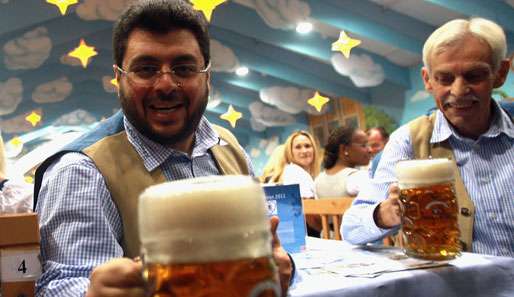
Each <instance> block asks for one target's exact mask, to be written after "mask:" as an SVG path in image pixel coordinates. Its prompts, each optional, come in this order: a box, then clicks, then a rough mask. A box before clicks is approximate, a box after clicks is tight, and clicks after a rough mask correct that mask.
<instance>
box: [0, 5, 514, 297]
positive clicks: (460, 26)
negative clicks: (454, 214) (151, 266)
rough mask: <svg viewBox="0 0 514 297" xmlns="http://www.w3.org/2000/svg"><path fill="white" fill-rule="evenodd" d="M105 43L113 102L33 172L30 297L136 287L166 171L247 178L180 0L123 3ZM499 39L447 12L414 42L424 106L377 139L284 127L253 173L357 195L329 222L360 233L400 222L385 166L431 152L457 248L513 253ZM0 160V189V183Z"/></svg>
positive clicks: (491, 26) (347, 131)
mask: <svg viewBox="0 0 514 297" xmlns="http://www.w3.org/2000/svg"><path fill="white" fill-rule="evenodd" d="M113 45H114V66H113V69H114V73H115V75H116V80H117V82H118V84H119V92H118V95H119V99H120V103H121V106H122V110H121V111H120V112H118V113H117V114H115V115H114V116H112V117H111V118H109V119H107V120H106V121H103V122H102V123H100V124H99V125H98V126H97V127H96V128H95V130H94V131H92V132H90V133H87V134H86V135H84V136H82V137H81V138H79V139H78V140H76V141H74V142H73V143H71V144H70V145H67V146H66V147H65V148H63V150H62V151H60V152H58V153H57V154H55V155H53V156H52V157H50V158H48V159H47V160H45V161H44V162H43V163H42V165H41V166H40V167H39V168H38V170H37V172H36V180H35V187H34V198H35V205H36V206H35V209H36V211H37V212H38V214H39V218H40V230H41V260H42V265H43V274H42V276H41V278H40V279H39V281H38V283H37V295H38V296H84V295H85V296H88V297H95V296H144V288H143V283H144V281H143V279H142V273H141V270H142V264H141V261H139V260H137V256H138V251H139V244H138V241H137V236H138V234H137V226H136V224H134V222H135V220H136V217H135V209H136V203H137V197H138V195H139V193H141V191H142V190H144V189H145V188H146V187H148V186H150V185H153V184H157V183H161V182H163V181H169V180H181V179H186V178H192V177H199V176H209V175H225V174H244V175H254V172H253V168H252V164H251V161H250V159H249V157H248V155H247V154H246V152H245V151H244V150H243V149H242V147H241V146H240V145H239V143H238V142H237V139H236V138H235V137H234V135H232V134H231V133H230V132H229V131H228V130H226V129H223V128H221V127H219V126H216V125H213V124H211V123H210V122H209V121H208V120H207V119H206V118H205V117H204V112H205V109H206V105H207V99H208V95H209V91H210V76H211V72H210V65H211V60H210V53H209V35H208V31H207V23H206V21H205V19H204V18H203V16H201V15H200V14H199V13H197V12H196V11H195V10H194V9H193V8H192V6H191V5H190V4H189V3H188V2H187V1H165V0H154V1H139V2H135V3H134V4H132V5H130V6H129V7H128V9H127V10H126V11H125V12H124V13H123V14H122V15H121V17H120V18H119V20H118V21H117V22H116V24H115V27H114V34H113ZM506 50H507V47H506V37H505V33H504V31H503V30H502V29H501V28H500V27H499V26H498V25H497V24H495V23H494V22H491V21H488V20H485V19H481V18H474V19H471V20H453V21H450V22H448V23H446V24H445V25H443V26H441V27H440V28H438V29H437V30H436V31H435V32H434V33H432V35H430V37H429V38H428V39H427V41H426V42H425V45H424V48H423V63H424V66H423V69H422V73H421V75H422V79H423V81H424V84H425V88H426V90H427V91H428V92H430V93H431V94H432V96H433V97H434V99H435V102H436V106H437V109H436V111H435V112H433V113H432V114H430V115H426V116H422V117H420V118H418V119H416V120H414V121H412V122H410V123H408V124H406V125H404V126H401V127H400V128H399V129H397V130H396V131H394V132H393V133H392V134H391V136H390V137H389V135H388V133H387V132H386V131H385V130H384V129H383V128H380V127H375V128H372V129H369V130H367V131H363V130H361V129H359V128H355V127H345V126H343V127H338V128H336V129H334V130H333V131H331V132H330V136H329V138H328V143H327V145H326V146H325V147H323V148H320V147H319V146H318V144H317V142H316V140H315V138H314V137H313V136H312V135H311V134H310V133H309V132H306V131H296V132H294V133H292V134H291V135H289V137H288V138H287V139H286V140H285V142H284V143H283V144H282V145H280V146H279V147H278V148H277V149H276V151H275V152H274V153H273V156H272V157H271V158H270V161H269V163H268V164H267V165H266V167H265V170H264V173H263V175H262V176H261V181H262V182H265V183H282V184H299V185H300V194H301V197H302V198H303V199H323V198H325V197H348V196H350V197H356V199H355V201H354V203H353V205H352V207H351V208H350V209H349V210H348V211H347V212H346V213H345V215H344V217H343V224H342V226H341V233H342V234H343V238H344V240H347V241H349V242H351V243H354V244H365V243H369V242H375V241H376V240H379V239H381V238H384V237H385V236H388V235H390V234H393V233H394V232H396V231H397V230H398V228H399V226H400V224H401V221H402V211H401V209H402V205H401V202H400V200H399V198H398V186H397V184H396V177H395V173H394V166H395V164H396V163H397V162H398V161H399V160H405V159H416V158H428V157H431V156H435V152H436V151H437V152H441V151H442V152H443V153H441V154H442V156H445V157H451V159H452V160H454V161H455V163H456V165H457V167H458V170H459V173H460V176H458V177H457V179H458V182H461V183H462V184H463V185H464V190H465V193H464V192H463V193H459V194H462V195H466V197H468V199H469V200H470V201H472V203H473V205H474V209H473V210H469V211H466V212H465V211H463V210H462V211H461V212H460V214H459V215H460V216H467V217H472V219H473V220H468V221H466V222H468V223H467V224H468V226H466V227H464V226H459V228H462V229H461V233H465V234H464V237H465V240H464V241H463V246H464V249H465V250H467V251H471V252H476V253H483V254H491V255H498V256H509V257H513V256H514V203H513V201H512V198H513V197H514V187H512V181H513V180H514V170H513V167H512V160H514V124H513V120H512V114H508V113H507V112H506V111H505V110H504V109H503V108H502V107H501V106H500V105H499V104H497V103H496V101H495V100H493V99H492V97H491V96H492V91H493V89H494V88H497V87H500V86H501V85H502V84H503V83H504V82H505V79H506V77H507V73H508V71H509V60H508V59H506ZM0 144H1V142H0ZM436 148H438V149H437V150H436ZM441 148H442V149H441ZM0 152H3V149H0ZM321 152H323V153H322V154H321ZM431 152H434V154H432V153H431ZM321 155H323V160H322V161H323V162H322V163H321ZM0 157H2V158H0V198H2V197H3V196H1V195H4V193H6V189H8V188H9V187H10V186H11V185H10V183H9V181H7V179H6V176H5V174H4V167H5V166H4V162H3V161H2V159H3V156H2V155H0ZM371 160H372V161H371ZM370 161H371V162H370ZM321 169H323V170H321ZM20 195H22V194H20ZM2 199H3V198H2ZM0 202H1V201H0ZM493 213H494V214H496V215H495V216H494V218H493V217H492V216H491V214H493ZM170 215H172V214H170ZM306 221H307V224H308V229H309V230H308V232H309V235H311V236H319V232H320V230H321V224H320V219H319V217H316V216H312V217H308V218H306ZM271 224H272V226H273V228H272V230H273V237H274V240H273V256H274V258H275V261H276V263H277V265H278V271H279V275H280V283H281V285H282V289H283V292H285V291H286V290H287V288H288V285H289V283H290V281H291V279H292V277H293V274H294V268H293V265H294V264H293V263H292V260H291V258H290V257H289V256H288V254H287V253H286V252H285V251H284V249H283V248H282V247H281V245H280V241H279V240H278V238H277V235H276V225H277V224H278V222H277V219H276V218H273V219H272V220H271ZM463 230H465V232H464V231H463Z"/></svg>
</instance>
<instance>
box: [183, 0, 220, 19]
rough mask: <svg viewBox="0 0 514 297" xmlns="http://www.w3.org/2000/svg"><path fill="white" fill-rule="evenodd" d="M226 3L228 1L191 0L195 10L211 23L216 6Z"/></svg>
mask: <svg viewBox="0 0 514 297" xmlns="http://www.w3.org/2000/svg"><path fill="white" fill-rule="evenodd" d="M226 1H227V0H191V3H192V4H193V8H194V9H196V10H200V11H201V12H203V15H204V16H205V18H206V19H207V20H208V21H209V22H210V21H211V15H212V11H213V10H214V9H215V8H216V6H218V5H220V4H222V3H223V2H226Z"/></svg>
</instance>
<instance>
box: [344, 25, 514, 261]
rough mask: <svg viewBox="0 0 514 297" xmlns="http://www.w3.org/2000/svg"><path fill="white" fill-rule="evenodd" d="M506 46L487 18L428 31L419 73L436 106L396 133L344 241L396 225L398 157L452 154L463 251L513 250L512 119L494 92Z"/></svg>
mask: <svg viewBox="0 0 514 297" xmlns="http://www.w3.org/2000/svg"><path fill="white" fill-rule="evenodd" d="M506 49H507V46H506V38H505V33H504V32H503V30H502V28H501V27H500V26H498V25H497V24H496V23H494V22H492V21H489V20H486V19H482V18H473V19H470V20H460V19H459V20H453V21H450V22H448V23H446V24H444V25H443V26H441V27H440V28H438V29H437V30H435V31H434V32H433V33H432V34H431V35H430V37H429V38H428V39H427V41H426V42H425V45H424V47H423V63H424V67H423V68H422V71H421V76H422V78H423V82H424V84H425V89H426V90H427V91H429V92H430V93H431V94H432V96H433V97H434V99H435V103H436V105H437V110H436V111H435V112H434V113H432V114H431V115H430V116H428V115H427V116H422V117H419V118H417V119H415V120H414V121H412V122H410V123H408V124H406V125H404V126H402V127H400V128H399V129H398V130H396V131H395V132H394V133H393V134H392V135H391V137H390V139H389V142H388V144H387V145H386V147H385V149H384V151H383V155H382V159H381V161H380V164H379V165H378V168H377V171H376V173H375V176H374V178H373V180H372V183H371V185H370V187H367V188H365V189H363V190H362V191H361V192H360V193H359V195H358V197H357V199H356V201H355V202H354V204H353V206H352V207H351V208H350V209H349V210H348V211H347V212H346V213H345V216H344V218H343V224H342V227H341V229H342V230H341V231H342V233H343V236H344V238H345V240H347V241H349V242H351V243H354V244H364V243H368V242H372V241H375V240H378V239H381V238H383V237H385V236H387V235H390V234H392V233H394V232H395V231H397V230H398V228H399V225H400V223H401V222H402V208H403V206H402V205H401V202H400V200H399V189H398V186H397V185H396V181H397V179H396V176H395V173H394V167H395V165H396V163H397V162H398V161H400V160H405V159H422V158H429V157H450V158H451V159H452V160H455V162H456V165H457V168H458V170H457V171H458V173H459V174H458V176H456V188H457V193H456V196H457V197H458V200H459V207H460V209H459V218H458V219H459V229H460V233H461V238H460V240H461V243H462V246H463V249H464V250H465V251H472V252H475V253H482V254H491V255H498V256H510V257H512V256H514V203H512V198H513V197H514V187H512V181H513V180H514V170H513V167H512V160H514V124H513V121H512V117H511V115H509V114H508V113H507V112H505V110H503V109H502V108H501V107H500V106H499V105H498V104H497V103H496V102H495V101H494V100H493V99H492V98H491V94H492V90H493V89H494V88H498V87H500V86H502V85H503V83H504V82H505V79H506V77H507V73H508V70H509V60H508V59H506V58H505V57H506ZM459 188H460V189H459ZM461 201H464V202H465V203H461Z"/></svg>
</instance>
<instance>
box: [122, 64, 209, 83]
mask: <svg viewBox="0 0 514 297" xmlns="http://www.w3.org/2000/svg"><path fill="white" fill-rule="evenodd" d="M113 67H114V68H115V69H116V70H118V71H120V72H121V73H123V74H125V75H126V76H127V77H128V79H129V80H130V81H131V82H132V83H134V84H135V85H138V86H141V87H151V86H153V85H155V84H156V83H157V82H158V81H159V79H160V78H161V77H162V76H163V75H164V74H167V73H169V74H170V75H171V76H172V77H173V80H174V81H176V82H177V83H179V85H181V84H183V83H186V82H187V81H189V80H192V79H194V78H196V77H197V76H198V75H199V74H200V73H207V72H208V71H209V69H210V68H211V63H210V62H209V64H208V65H207V67H205V68H203V69H202V68H200V66H198V65H196V64H178V65H174V66H172V67H171V69H170V71H162V70H161V67H160V66H157V65H137V66H134V67H133V69H131V70H130V71H127V70H124V69H123V68H121V67H120V66H118V65H113Z"/></svg>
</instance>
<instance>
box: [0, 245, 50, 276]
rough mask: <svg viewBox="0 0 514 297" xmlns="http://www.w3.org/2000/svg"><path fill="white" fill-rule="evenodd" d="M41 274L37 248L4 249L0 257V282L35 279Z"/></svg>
mask: <svg viewBox="0 0 514 297" xmlns="http://www.w3.org/2000/svg"><path fill="white" fill-rule="evenodd" d="M40 275H41V262H40V261H39V249H33V250H26V249H20V250H4V251H2V257H1V258H0V279H1V281H2V282H21V281H31V280H36V279H37V278H38V277H39V276H40Z"/></svg>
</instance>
